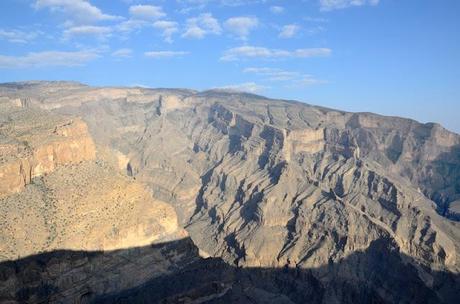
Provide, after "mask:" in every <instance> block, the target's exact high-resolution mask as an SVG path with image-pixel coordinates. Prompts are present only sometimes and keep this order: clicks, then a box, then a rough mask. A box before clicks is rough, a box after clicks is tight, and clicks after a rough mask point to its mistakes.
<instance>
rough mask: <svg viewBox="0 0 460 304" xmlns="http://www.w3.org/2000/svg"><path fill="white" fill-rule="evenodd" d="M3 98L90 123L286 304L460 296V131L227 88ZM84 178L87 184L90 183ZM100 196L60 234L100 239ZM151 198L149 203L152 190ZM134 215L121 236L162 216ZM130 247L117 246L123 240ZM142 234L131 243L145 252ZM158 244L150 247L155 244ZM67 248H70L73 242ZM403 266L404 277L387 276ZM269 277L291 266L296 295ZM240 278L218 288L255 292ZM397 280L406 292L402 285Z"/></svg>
mask: <svg viewBox="0 0 460 304" xmlns="http://www.w3.org/2000/svg"><path fill="white" fill-rule="evenodd" d="M59 88H60V89H61V90H60V89H59ZM2 90H3V91H2ZM2 90H0V92H3V94H4V95H5V96H8V98H9V100H16V99H18V98H19V99H20V100H26V99H27V98H29V99H27V100H28V101H27V102H26V104H27V105H28V106H30V107H36V108H37V107H38V108H43V109H52V110H53V112H54V113H60V114H67V115H68V114H70V115H78V116H80V117H82V119H83V120H84V121H85V122H86V123H87V125H88V129H89V132H90V133H91V135H92V137H93V138H94V141H95V142H96V143H97V144H99V145H107V146H109V147H110V149H109V150H111V152H110V153H113V158H114V162H116V163H117V164H116V166H117V167H119V169H121V170H123V171H124V173H125V175H128V176H130V177H133V178H135V179H136V182H142V183H144V184H145V185H147V186H148V189H149V192H150V193H149V195H151V196H152V197H153V198H150V200H153V202H152V203H151V204H157V203H158V202H166V203H167V204H169V205H170V206H173V207H174V209H175V210H176V213H177V216H178V217H177V224H176V225H177V226H178V227H179V228H178V231H181V230H180V227H185V228H186V230H187V232H188V234H189V235H190V237H191V239H192V240H193V242H194V244H195V245H196V246H197V247H198V248H199V249H200V251H201V253H202V254H203V255H208V256H211V257H213V258H222V259H223V260H224V261H225V262H226V263H227V264H229V265H234V266H238V267H243V268H245V269H260V272H261V273H262V276H261V277H259V276H258V275H257V279H254V280H250V279H248V280H249V281H251V282H252V283H254V282H260V285H259V287H260V286H264V287H260V288H262V289H263V290H264V292H266V291H267V290H270V289H271V288H273V290H277V292H278V293H281V294H282V296H281V298H283V297H287V298H286V299H285V298H283V299H285V300H287V302H286V303H289V301H292V302H295V303H296V302H297V303H302V302H305V301H304V300H305V299H312V300H311V301H312V302H314V303H320V302H323V303H330V302H334V301H335V302H342V303H352V302H360V301H358V300H362V301H361V302H365V299H378V301H381V302H394V301H397V300H398V299H400V300H401V299H405V300H404V301H408V302H411V301H415V300H414V299H420V298H418V296H417V295H416V293H417V292H416V291H417V290H423V292H424V294H425V295H426V296H427V299H428V298H429V299H432V300H430V301H432V302H436V301H441V302H453V301H454V300H453V298H452V297H451V296H452V294H455V293H457V292H458V286H460V282H459V278H458V275H457V274H458V272H459V271H460V227H459V223H458V222H457V221H455V219H457V217H458V216H459V214H458V210H457V209H458V208H457V207H458V204H457V203H458V201H459V199H460V184H459V181H460V150H459V149H460V136H459V135H457V134H454V133H451V132H449V131H447V130H445V129H443V128H442V127H441V126H439V125H436V124H420V123H418V122H415V121H412V120H408V119H402V118H394V117H383V116H379V115H375V114H370V113H355V114H353V113H346V112H342V111H336V110H332V109H325V108H321V107H316V106H311V105H307V104H302V103H297V102H288V101H282V100H271V99H266V98H263V97H260V96H255V95H250V94H239V93H228V92H220V91H211V92H204V93H197V92H193V91H187V90H143V89H122V88H117V89H95V88H90V87H84V86H78V85H68V84H66V85H62V84H52V83H44V84H40V83H39V84H33V85H24V87H22V86H15V85H9V86H8V87H7V88H3V89H2ZM110 153H109V154H110ZM62 170H63V169H62ZM55 172H61V171H60V170H56V171H55ZM88 172H93V171H91V170H90V171H88ZM56 174H58V173H52V174H50V175H49V176H46V177H44V178H42V179H41V180H43V182H44V184H45V188H47V189H50V190H51V191H50V193H53V195H57V194H59V193H61V194H60V195H61V198H64V196H65V193H70V192H72V191H75V190H72V191H70V192H69V189H67V188H65V187H64V188H62V189H60V190H59V189H58V188H55V186H51V185H54V184H55V183H56V184H58V180H60V178H56V179H55V182H50V181H51V179H52V178H53V176H58V175H56ZM65 175H67V174H64V173H62V176H65ZM93 175H94V174H93V173H88V175H87V176H93ZM59 176H61V175H59ZM75 176H77V175H75ZM84 176H86V175H85V174H83V175H78V178H76V180H85V178H84ZM95 176H98V175H95ZM124 178H127V177H126V176H124ZM95 183H96V184H97V185H98V187H97V188H99V185H104V184H110V183H111V182H110V179H106V178H101V179H97V178H96V179H95ZM34 187H35V185H31V187H29V188H27V187H26V190H28V189H30V191H32V189H35V188H34ZM87 187H89V186H88V185H87V186H85V187H83V188H85V189H87ZM125 187H126V185H124V186H123V187H121V188H120V189H125ZM72 189H74V188H72ZM88 189H92V188H91V187H90V188H88ZM28 191H29V190H28ZM34 191H35V190H34ZM94 191H95V190H91V191H89V190H88V192H87V194H85V195H83V196H78V197H82V199H78V198H75V199H74V198H72V199H70V200H69V204H70V205H71V206H80V205H81V206H82V207H81V208H82V209H78V208H77V209H76V210H75V212H74V213H72V211H71V210H69V209H65V208H62V210H65V211H63V213H62V214H66V213H68V212H70V214H73V216H75V218H76V220H75V221H70V223H66V224H63V225H62V227H63V228H62V229H63V231H66V230H65V229H67V228H65V227H71V228H69V229H71V230H69V231H68V233H67V235H72V234H73V232H71V231H77V232H78V231H83V234H84V235H85V234H89V235H91V233H92V232H93V231H96V230H97V231H99V230H98V229H92V228H91V229H90V228H85V227H86V226H85V225H89V226H88V227H92V226H91V225H95V223H93V222H92V221H90V220H87V219H84V217H80V216H79V214H81V213H83V214H85V211H84V210H90V209H92V208H94V206H95V205H96V203H95V202H93V201H92V199H91V198H92V197H96V198H98V197H99V196H98V195H100V194H97V193H99V192H97V191H96V192H94ZM26 192H27V191H25V192H24V193H26ZM131 192H135V193H136V191H135V190H133V191H131V190H130V191H128V192H126V191H123V190H119V192H116V193H117V194H116V195H115V196H111V197H112V198H111V199H110V200H108V201H114V200H115V201H116V200H117V199H118V196H122V195H123V193H131ZM105 195H106V194H104V196H101V197H105ZM30 196H31V197H36V195H32V194H31V195H30ZM142 200H148V198H147V195H146V196H145V198H143V199H142ZM58 201H59V200H58ZM95 201H104V199H99V198H98V199H95ZM88 202H89V203H88ZM4 204H6V203H4ZM11 205H12V204H10V205H8V206H11ZM121 205H122V206H131V207H132V208H135V210H138V211H134V213H133V217H132V218H133V220H132V221H133V222H131V221H130V220H129V221H128V222H127V223H126V224H124V225H123V227H130V226H131V225H133V223H134V218H140V219H142V220H141V221H140V222H141V223H142V222H143V221H144V217H143V216H144V215H145V214H144V213H143V212H142V211H141V210H150V209H149V208H148V205H144V204H143V203H141V202H140V201H136V203H135V204H133V205H130V204H126V203H124V204H121ZM137 205H139V206H140V207H139V208H140V209H136V208H137V207H136V206H137ZM91 206H93V207H91ZM104 206H106V207H107V208H109V206H108V205H103V206H101V208H102V210H105V209H104V208H105V207H104ZM110 206H112V205H110ZM11 208H13V207H8V209H11ZM110 208H111V207H110ZM165 208H166V207H165ZM57 209H58V210H61V208H57ZM119 210H120V213H116V214H117V215H116V216H115V217H112V213H111V212H108V213H107V214H106V215H105V216H104V217H102V218H101V219H100V220H98V221H97V222H98V223H103V222H104V221H108V222H111V221H113V220H114V219H115V218H117V219H118V220H120V221H121V219H123V218H125V217H126V218H130V217H129V216H127V215H126V214H130V213H129V212H131V211H129V210H130V209H129V208H128V209H123V208H121V209H119ZM59 212H61V211H59ZM146 213H147V214H155V213H154V211H153V210H152V211H148V212H146ZM147 217H148V216H147ZM154 217H155V218H161V216H160V217H159V216H158V215H155V216H154ZM78 223H85V224H81V225H79V224H78ZM101 225H102V224H101ZM161 225H162V224H160V226H161ZM94 227H95V226H94ZM141 227H142V225H141ZM139 229H140V231H144V230H150V228H139ZM160 230H161V229H160ZM37 231H38V230H37ZM116 231H117V230H116V229H115V230H113V233H112V234H111V233H109V230H104V229H101V230H100V233H99V232H98V233H96V234H95V235H91V239H94V240H98V241H95V243H93V244H87V243H85V242H87V241H86V240H84V238H83V235H80V236H79V235H78V233H77V235H76V236H75V238H70V241H69V243H68V244H67V245H65V246H71V245H69V244H75V243H78V242H83V244H87V245H85V246H87V247H85V248H87V249H91V248H93V249H94V248H95V249H101V248H112V249H113V248H115V247H113V246H112V245H110V244H111V243H110V242H111V241H110V240H111V238H113V235H116ZM136 231H137V230H136ZM18 233H19V232H15V233H13V234H12V235H18ZM133 233H134V232H132V231H131V230H130V231H125V232H123V233H121V235H132V234H133ZM134 234H135V233H134ZM173 235H175V234H174V233H173ZM128 238H129V237H128ZM123 239H124V237H120V238H119V239H118V238H117V239H116V241H115V243H117V242H120V243H124V242H125V241H122V240H123ZM20 240H22V237H19V238H18V240H16V242H19V241H20ZM102 240H103V241H102ZM132 240H133V241H132V242H131V241H126V244H127V245H126V246H128V247H130V246H133V245H135V244H136V243H138V242H141V243H142V242H143V240H142V239H138V238H137V237H134V238H132ZM155 240H156V239H155V238H146V242H145V243H142V244H147V243H148V242H152V241H155ZM54 242H55V243H53V244H60V245H59V246H61V247H62V246H63V244H66V243H65V241H64V239H59V238H56V240H55V241H54ZM101 242H106V243H107V244H109V245H101ZM106 243H104V244H106ZM24 246H25V245H24ZM53 246H54V245H53ZM104 246H107V247H104ZM13 247H14V248H19V247H17V245H14V246H13ZM52 248H59V247H52ZM66 248H68V247H66ZM379 252H380V253H381V252H383V253H384V254H380V253H379ZM382 259H384V260H385V261H382ZM216 267H217V266H216ZM392 267H394V268H395V269H399V270H400V271H401V273H395V274H394V273H392V272H391V271H388V269H392ZM219 269H220V268H219ZM263 269H286V273H285V275H283V277H284V278H285V279H286V280H288V281H289V282H290V284H291V285H290V286H283V285H282V284H281V283H280V282H279V281H278V280H277V279H276V277H277V275H278V272H276V271H275V273H276V275H270V274H267V275H266V277H264V276H265V274H264V273H266V272H264V270H263ZM385 269H387V270H385ZM377 270H378V271H379V273H380V274H376V271H377ZM203 271H204V270H203ZM210 271H212V270H210ZM216 271H217V270H216ZM219 271H220V270H219ZM226 271H227V270H226ZM204 272H206V271H204ZM230 272H231V273H232V275H231V276H230V277H232V276H234V274H233V271H230ZM256 272H257V273H259V271H258V270H257V271H256ZM176 274H177V273H176ZM169 275H173V274H169ZM235 276H236V277H238V276H239V274H238V275H236V274H235ZM249 276H252V274H250V275H249ZM173 277H174V276H173ZM176 278H177V279H179V278H178V277H176ZM238 278H239V277H238ZM264 278H265V281H264ZM229 280H230V282H232V279H229ZM156 282H158V281H156ZM264 282H265V283H264ZM347 282H348V283H347ZM350 282H352V283H350ZM382 282H383V283H382ZM394 282H399V283H397V284H396V283H394ZM404 282H406V283H407V284H408V285H407V286H406V285H404ZM227 283H228V282H227V281H225V282H223V284H224V286H225V287H223V289H221V288H220V287H219V288H217V290H219V292H216V293H213V294H214V295H216V294H220V292H223V290H226V291H225V293H224V294H225V295H227V296H228V295H234V296H235V297H236V298H238V297H239V296H240V295H241V294H240V293H239V291H238V290H239V289H238V288H242V289H244V288H245V287H244V286H241V285H238V284H237V283H234V284H233V285H232V286H233V287H228V285H226V284H227ZM252 283H248V284H249V286H252V287H251V288H253V287H254V286H253V285H251V284H252ZM162 284H163V283H162ZM399 285H400V286H403V285H404V286H406V287H407V290H405V289H404V290H403V288H396V287H397V286H399ZM267 286H270V287H269V288H267ZM292 286H296V288H294V287H292ZM312 286H320V287H318V288H319V289H321V290H322V292H323V293H322V295H321V297H318V298H314V297H312V294H310V296H307V295H306V294H308V292H307V293H306V294H303V291H302V290H304V291H305V290H307V291H308V290H310V289H311V288H313V287H312ZM259 287H257V288H259ZM288 287H289V288H288ZM291 287H292V288H294V290H295V291H293V289H290V288H291ZM151 288H153V290H155V287H151ZM254 288H255V287H254ZM257 288H256V289H257ZM245 290H246V291H245V296H249V297H252V298H257V296H254V295H256V294H257V292H258V291H255V290H253V289H251V291H248V290H247V289H245ZM332 290H334V292H333V291H332ZM177 292H179V291H177ZM147 294H149V293H148V292H147ZM224 294H223V295H221V297H220V298H222V297H223V298H225V296H224ZM360 295H361V296H362V297H360ZM273 296H274V297H276V295H273ZM278 296H280V294H278ZM173 298H174V297H173ZM223 298H222V299H223ZM281 298H280V301H281ZM205 302H206V301H205ZM210 302H212V301H210ZM256 302H257V301H256Z"/></svg>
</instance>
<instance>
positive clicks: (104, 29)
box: [63, 25, 112, 39]
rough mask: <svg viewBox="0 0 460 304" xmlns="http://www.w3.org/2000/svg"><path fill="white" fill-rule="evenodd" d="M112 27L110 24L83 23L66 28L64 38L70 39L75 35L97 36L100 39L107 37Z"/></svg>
mask: <svg viewBox="0 0 460 304" xmlns="http://www.w3.org/2000/svg"><path fill="white" fill-rule="evenodd" d="M111 32H112V29H111V28H110V27H108V26H95V25H81V26H73V27H70V28H68V29H66V30H64V33H63V37H64V39H70V38H72V37H75V36H95V37H97V38H99V39H102V38H106V37H107V36H108V35H109V34H110V33H111Z"/></svg>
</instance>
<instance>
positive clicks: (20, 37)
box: [0, 29, 43, 43]
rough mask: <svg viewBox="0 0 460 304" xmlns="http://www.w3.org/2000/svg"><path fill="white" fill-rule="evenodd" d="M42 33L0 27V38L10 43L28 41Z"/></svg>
mask: <svg viewBox="0 0 460 304" xmlns="http://www.w3.org/2000/svg"><path fill="white" fill-rule="evenodd" d="M41 34H43V33H42V32H40V31H27V32H26V31H24V30H17V29H10V30H6V29H0V40H6V41H8V42H11V43H28V42H30V41H32V40H34V39H36V38H37V37H38V36H39V35H41Z"/></svg>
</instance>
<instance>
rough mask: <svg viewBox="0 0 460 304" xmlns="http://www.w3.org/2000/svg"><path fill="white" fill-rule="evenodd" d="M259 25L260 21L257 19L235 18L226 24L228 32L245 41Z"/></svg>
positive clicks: (228, 20)
mask: <svg viewBox="0 0 460 304" xmlns="http://www.w3.org/2000/svg"><path fill="white" fill-rule="evenodd" d="M258 25H259V20H258V19H257V18H256V17H233V18H229V19H227V21H225V23H224V26H225V29H226V30H228V31H229V32H231V33H232V34H234V35H236V36H237V37H239V38H240V39H243V40H246V39H247V38H248V36H249V34H250V32H251V31H252V30H253V29H255V28H256V27H257V26H258Z"/></svg>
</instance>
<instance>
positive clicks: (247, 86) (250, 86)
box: [214, 82, 269, 93]
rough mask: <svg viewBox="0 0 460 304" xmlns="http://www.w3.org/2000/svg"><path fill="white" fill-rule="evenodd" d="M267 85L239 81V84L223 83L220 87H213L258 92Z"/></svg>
mask: <svg viewBox="0 0 460 304" xmlns="http://www.w3.org/2000/svg"><path fill="white" fill-rule="evenodd" d="M268 88H269V87H267V86H263V85H259V84H257V83H255V82H245V83H240V84H231V85H225V86H221V87H217V88H214V89H217V90H226V91H235V92H248V93H258V92H262V91H264V90H266V89H268Z"/></svg>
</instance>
